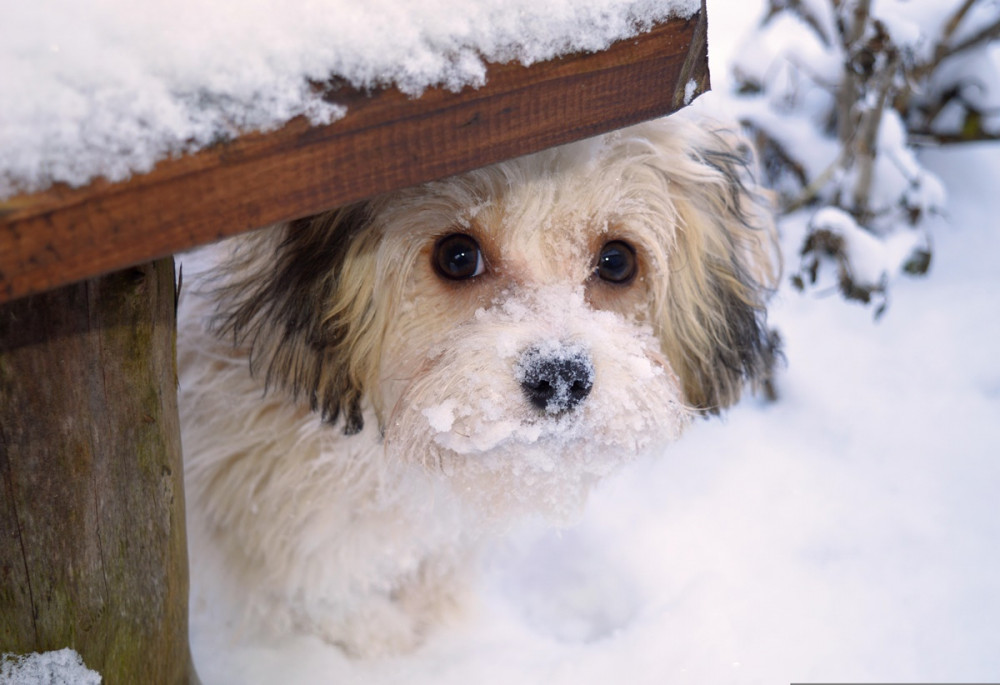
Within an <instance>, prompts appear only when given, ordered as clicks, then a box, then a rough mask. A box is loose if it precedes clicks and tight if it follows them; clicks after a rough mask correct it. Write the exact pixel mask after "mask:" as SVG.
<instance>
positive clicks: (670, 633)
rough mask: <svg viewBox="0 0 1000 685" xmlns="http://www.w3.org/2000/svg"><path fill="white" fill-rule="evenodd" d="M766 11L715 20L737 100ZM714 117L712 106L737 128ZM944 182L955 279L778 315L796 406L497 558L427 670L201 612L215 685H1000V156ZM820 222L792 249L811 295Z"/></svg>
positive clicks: (711, 433)
mask: <svg viewBox="0 0 1000 685" xmlns="http://www.w3.org/2000/svg"><path fill="white" fill-rule="evenodd" d="M925 4H931V3H925ZM911 5H912V3H909V4H906V3H903V4H902V5H901V6H905V7H909V6H911ZM758 10H759V6H754V5H753V4H752V3H748V4H746V5H743V4H739V5H737V4H736V3H728V4H723V3H722V2H721V0H713V2H710V4H709V16H710V17H711V18H712V22H711V23H710V26H711V28H710V30H711V34H710V39H711V49H712V53H711V57H712V66H713V81H714V83H715V87H716V90H717V91H721V92H724V91H725V90H726V81H727V74H726V71H725V65H726V64H727V63H728V62H729V59H730V58H731V56H734V54H735V51H736V50H737V47H738V45H740V43H739V42H738V41H737V40H735V38H736V37H737V36H739V35H741V34H742V33H743V32H744V31H746V30H747V29H748V28H749V26H750V25H751V22H753V21H754V20H755V19H756V13H757V12H758ZM708 100H709V102H707V103H706V102H705V98H704V96H703V98H701V99H700V100H699V103H700V104H699V105H698V106H706V107H714V108H717V109H720V110H721V109H724V108H725V107H726V106H727V103H726V102H725V101H724V99H722V98H719V97H718V96H715V97H714V98H708ZM808 143H809V138H808V137H805V136H804V137H803V138H802V139H801V144H808ZM919 162H920V164H921V165H922V166H923V167H925V168H926V169H927V170H928V172H930V173H931V174H933V175H934V176H935V178H937V179H940V187H938V188H937V189H936V191H935V192H938V193H940V195H941V198H940V199H941V200H943V197H944V193H945V191H946V192H947V197H948V202H949V204H948V207H949V216H948V219H949V221H948V224H947V225H945V224H944V223H943V221H941V220H937V223H936V225H935V226H934V234H933V236H934V255H935V257H934V260H935V261H934V264H933V267H932V270H931V273H930V275H929V276H928V277H927V278H924V279H912V280H911V279H903V280H900V281H898V282H897V283H895V284H894V286H893V290H892V294H893V300H892V302H891V304H890V305H889V307H888V309H887V310H886V312H885V314H884V315H883V316H882V317H881V319H880V320H879V322H878V323H873V321H872V315H871V311H870V310H869V309H866V308H864V307H860V306H858V305H855V304H849V303H845V302H844V301H843V300H842V299H841V298H840V297H839V296H836V295H833V294H829V296H825V295H824V293H822V292H820V291H810V292H809V294H806V295H802V294H800V293H799V292H797V291H795V290H794V289H793V288H791V287H790V286H789V285H787V283H786V284H785V285H783V286H782V288H781V290H780V291H779V292H778V293H777V296H776V298H775V301H774V303H773V307H772V310H771V322H772V323H773V324H774V325H775V326H777V328H778V329H779V330H780V332H781V335H782V337H783V339H784V340H785V353H786V356H787V360H788V363H787V368H786V369H784V370H783V371H782V373H781V375H780V377H779V379H778V392H779V394H780V399H779V401H778V402H776V403H773V404H769V403H765V402H763V401H759V400H754V399H749V400H746V401H744V402H743V403H742V404H741V405H739V406H738V407H736V408H735V409H734V410H732V411H731V412H730V413H729V414H728V416H727V417H726V418H725V419H724V420H710V421H699V422H697V423H695V424H694V425H693V426H692V427H691V428H689V429H688V431H687V432H686V433H685V435H684V436H683V437H682V438H681V439H680V441H679V442H677V443H676V444H674V445H672V446H671V447H670V448H669V449H667V450H665V451H664V452H663V453H662V454H658V455H656V456H655V457H652V458H649V459H645V460H642V461H640V462H638V463H635V464H632V465H630V466H629V467H627V468H625V469H624V470H622V471H621V472H620V473H618V474H617V475H616V476H615V477H613V478H612V479H610V480H608V481H606V482H605V483H604V484H603V486H602V487H600V488H599V489H598V490H597V491H596V492H595V493H594V495H593V496H592V499H591V502H590V505H589V507H588V508H587V510H586V512H585V514H584V515H583V518H582V520H581V521H580V522H579V523H578V524H577V525H575V526H573V527H571V528H568V529H564V530H561V531H552V530H548V529H544V528H537V529H534V528H531V529H525V530H519V531H517V532H515V533H514V534H512V535H511V537H510V539H509V540H508V541H507V542H506V543H505V544H504V545H502V546H499V547H498V548H496V549H493V550H492V551H491V553H490V554H489V555H488V557H487V559H486V561H485V563H484V566H485V568H484V574H483V576H482V579H481V581H480V582H479V585H478V587H477V588H476V598H475V601H474V602H473V603H472V606H471V607H470V608H469V610H468V612H467V613H466V615H465V616H464V617H462V618H459V619H457V620H456V621H455V622H454V623H452V624H448V625H445V626H443V627H441V628H440V629H438V630H437V631H435V632H434V633H432V634H431V636H430V637H429V639H428V642H427V643H426V644H425V645H424V646H423V647H421V648H420V649H419V650H418V651H416V652H415V653H413V654H410V655H406V656H401V657H395V658H384V659H375V660H369V661H353V660H350V659H348V658H346V657H344V656H343V655H342V654H341V653H340V652H338V651H337V650H336V649H333V648H330V647H327V646H325V645H324V644H322V643H321V642H320V641H319V640H317V639H315V638H312V637H295V636H289V637H286V638H284V639H282V640H281V641H278V642H271V643H268V644H260V643H254V642H252V641H249V640H245V639H243V638H241V636H240V635H239V633H238V632H236V631H234V630H233V629H232V628H231V627H229V626H226V625H224V624H221V623H220V622H219V621H218V617H216V616H214V615H213V613H212V607H210V606H196V607H194V611H193V614H192V635H193V650H194V656H195V660H196V664H197V668H198V670H199V674H200V676H201V678H202V680H203V681H204V682H205V683H206V684H207V685H210V684H216V683H219V684H222V683H251V684H252V683H272V682H283V683H330V682H337V683H366V684H370V685H394V684H397V683H399V684H402V683H407V684H410V683H435V684H439V683H440V684H442V685H449V684H452V683H454V684H456V685H457V684H463V685H464V684H465V683H473V682H474V683H481V684H483V685H493V684H497V685H499V684H506V683H512V682H524V683H553V684H562V683H566V684H567V685H569V684H573V685H587V684H589V683H595V684H596V683H602V684H603V683H608V682H628V683H639V684H643V683H649V684H650V685H652V684H656V685H662V684H663V683H669V684H671V685H673V684H675V683H692V684H695V685H714V684H716V683H719V684H723V683H725V684H731V683H748V684H749V683H788V682H975V681H990V680H995V679H996V677H997V673H1000V649H998V645H1000V576H998V574H997V572H996V569H997V567H998V564H1000V516H998V515H997V506H998V505H997V500H996V492H997V490H998V488H1000V460H998V459H997V452H998V447H1000V421H997V417H1000V355H998V354H997V350H998V349H1000V316H997V312H998V311H1000V269H998V268H997V266H996V260H997V255H998V254H1000V232H998V231H997V230H996V216H998V215H1000V204H998V203H1000V199H998V197H997V193H996V188H998V187H1000V147H998V146H997V145H989V144H977V145H966V146H962V147H955V148H948V149H941V150H927V151H924V152H923V153H921V155H920V158H919ZM809 220H810V216H809V214H808V213H807V212H802V213H799V214H795V215H792V216H790V217H789V218H788V219H787V220H785V221H784V222H783V225H782V227H781V228H782V235H783V238H782V241H783V246H784V252H785V255H786V264H787V265H789V268H790V269H791V268H793V267H794V261H795V255H796V253H797V251H798V248H799V246H800V245H801V240H802V236H803V234H804V232H805V230H806V226H807V224H808V221H809ZM886 249H889V248H886ZM889 257H891V255H889V256H888V257H886V259H889ZM457 411H458V408H457V407H445V406H442V407H436V408H433V410H432V411H431V412H430V413H429V414H428V416H427V418H428V420H429V421H432V422H440V423H439V424H438V425H443V424H444V423H447V422H449V421H451V420H452V417H453V415H454V414H453V412H457Z"/></svg>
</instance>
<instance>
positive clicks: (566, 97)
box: [0, 6, 708, 302]
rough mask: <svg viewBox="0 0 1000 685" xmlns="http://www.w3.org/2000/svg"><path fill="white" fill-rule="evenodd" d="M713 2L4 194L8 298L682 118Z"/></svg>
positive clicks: (703, 59)
mask: <svg viewBox="0 0 1000 685" xmlns="http://www.w3.org/2000/svg"><path fill="white" fill-rule="evenodd" d="M705 35H706V20H705V9H704V6H703V7H702V10H701V12H700V13H699V14H698V15H696V16H695V17H694V18H692V19H691V20H689V21H684V20H672V21H669V22H667V23H664V24H661V25H659V26H657V27H655V28H654V29H653V30H651V31H649V32H647V33H644V34H642V35H641V36H638V37H636V38H634V39H630V40H625V41H621V42H619V43H616V44H614V45H613V46H611V47H610V48H609V49H608V50H605V51H603V52H600V53H595V54H578V55H573V56H569V57H565V58H561V59H556V60H552V61H548V62H543V63H538V64H535V65H532V66H531V67H523V66H520V65H512V64H507V65H491V66H490V68H489V70H488V77H487V78H488V80H487V84H486V85H485V86H484V87H482V88H479V89H471V88H467V89H465V90H463V91H462V92H460V93H451V92H448V91H444V90H440V89H431V90H429V91H427V92H426V93H425V94H424V95H423V96H422V97H420V98H418V99H410V98H407V97H406V96H404V95H403V94H402V93H400V92H398V91H396V90H392V89H389V90H384V91H378V92H376V93H371V94H365V93H358V92H355V91H351V90H349V89H345V88H340V89H337V88H335V87H334V85H333V84H326V85H323V86H317V87H323V88H324V89H325V90H326V91H327V93H326V97H328V98H329V99H330V100H332V101H335V102H339V103H343V104H346V105H347V106H348V114H347V116H346V117H345V118H344V119H342V120H340V121H338V122H335V123H333V124H331V125H329V126H322V127H310V126H309V125H308V123H307V122H305V121H304V120H294V121H292V122H290V123H289V124H288V125H286V126H285V127H284V128H282V129H280V130H278V131H274V132H271V133H266V134H248V135H245V136H241V137H240V138H238V139H236V140H233V141H231V142H228V143H224V144H220V145H217V146H215V147H213V148H210V149H206V150H203V151H201V152H198V153H196V154H192V155H188V156H185V157H182V158H180V159H174V160H168V161H165V162H162V163H160V164H159V165H158V166H157V167H156V168H155V169H154V170H153V171H151V172H150V173H148V174H144V175H141V176H136V177H133V178H132V179H131V180H129V181H127V182H123V183H117V184H111V183H107V182H104V181H101V180H98V181H95V182H94V183H92V184H91V185H89V186H87V187H85V188H79V189H71V188H66V187H53V188H50V189H49V190H46V191H43V192H40V193H36V194H33V195H28V196H20V197H15V198H12V199H11V200H8V201H5V202H3V203H0V302H4V301H8V300H13V299H15V298H18V297H23V296H25V295H28V294H31V293H37V292H42V291H45V290H48V289H50V288H54V287H56V286H59V285H62V284H66V283H71V282H73V281H76V280H80V279H83V278H90V277H93V276H95V275H97V274H101V273H107V272H109V271H113V270H116V269H121V268H124V267H127V266H130V265H133V264H138V263H142V262H146V261H149V260H152V259H156V258H159V257H162V256H165V255H169V254H172V253H175V252H178V251H181V250H184V249H188V248H191V247H194V246H197V245H201V244H204V243H208V242H212V241H214V240H217V239H219V238H223V237H225V236H229V235H234V234H236V233H240V232H243V231H247V230H250V229H253V228H258V227H260V226H265V225H267V224H270V223H274V222H277V221H284V220H288V219H293V218H297V217H300V216H305V215H308V214H312V213H316V212H319V211H323V210H326V209H329V208H332V207H335V206H338V205H342V204H345V203H348V202H353V201H356V200H360V199H363V198H365V197H369V196H372V195H375V194H378V193H382V192H386V191H390V190H394V189H398V188H402V187H405V186H410V185H415V184H418V183H422V182H425V181H429V180H433V179H437V178H442V177H445V176H448V175H451V174H455V173H460V172H462V171H467V170H469V169H472V168H476V167H480V166H484V165H486V164H490V163H493V162H497V161H500V160H502V159H507V158H510V157H515V156H518V155H522V154H527V153H529V152H534V151H536V150H539V149H542V148H546V147H551V146H553V145H558V144H561V143H566V142H570V141H572V140H577V139H580V138H584V137H586V136H590V135H596V134H598V133H602V132H604V131H607V130H611V129H615V128H621V127H623V126H627V125H629V124H633V123H637V122H639V121H643V120H646V119H650V118H653V117H656V116H661V115H665V114H668V113H670V112H672V111H674V110H676V109H678V108H680V107H681V106H683V104H684V99H685V97H684V96H685V90H686V88H687V86H688V83H689V82H690V81H692V80H693V81H694V82H695V83H696V86H697V87H696V89H695V92H702V91H703V90H706V89H707V88H708V62H707V50H706V42H705Z"/></svg>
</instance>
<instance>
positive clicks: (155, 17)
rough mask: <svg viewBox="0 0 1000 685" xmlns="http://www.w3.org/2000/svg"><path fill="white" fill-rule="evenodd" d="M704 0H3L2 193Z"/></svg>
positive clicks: (542, 55)
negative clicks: (320, 90) (341, 92)
mask: <svg viewBox="0 0 1000 685" xmlns="http://www.w3.org/2000/svg"><path fill="white" fill-rule="evenodd" d="M698 7H699V3H698V2H697V0H558V1H554V2H544V3H540V2H534V1H533V0H474V1H473V0H423V1H422V2H399V0H366V1H365V2H358V1H357V0H215V1H213V2H208V3H205V2H200V1H199V0H145V1H144V2H130V1H129V0H101V1H100V2H79V1H77V0H38V1H37V2H17V1H15V0H5V1H4V2H2V3H0V16H2V17H3V19H2V21H0V102H2V103H3V107H2V110H0V200H3V199H4V198H5V197H7V196H10V195H13V194H16V193H17V192H19V191H22V192H23V191H34V190H38V189H40V188H42V187H45V186H46V185H49V184H50V183H52V182H54V181H61V182H65V183H68V184H70V185H81V184H84V183H86V182H88V181H89V180H90V179H91V178H93V177H94V176H97V175H103V176H105V177H107V178H108V179H110V180H114V181H117V180H122V179H124V178H127V177H128V176H129V175H130V174H131V173H134V172H142V171H148V170H149V169H151V168H152V167H153V165H154V164H155V163H156V162H157V161H158V160H160V159H163V158H164V157H166V156H169V155H172V154H176V153H180V152H184V151H189V150H192V149H197V148H199V147H203V146H205V145H207V144H209V143H211V142H214V141H217V140H220V139H225V138H228V137H232V136H233V135H235V134H237V133H239V132H241V131H245V130H269V129H273V128H276V127H278V126H280V125H281V124H282V123H284V122H286V121H288V120H289V119H292V118H294V117H296V116H299V115H304V116H306V117H309V118H310V119H311V120H312V121H314V122H316V123H327V122H330V121H333V120H335V119H337V118H339V117H340V116H342V115H343V108H341V107H334V106H331V105H329V104H327V103H324V102H323V101H322V100H321V99H320V98H319V97H318V95H317V94H316V93H315V92H313V90H312V89H311V87H310V85H309V80H310V79H311V80H318V81H324V80H326V79H328V78H330V76H331V75H334V74H336V75H338V76H339V77H341V78H344V79H346V80H347V81H349V82H350V83H352V84H354V85H356V86H359V87H370V86H375V85H379V84H385V83H395V84H396V85H398V86H399V87H400V88H401V89H402V90H404V91H405V92H407V93H411V94H416V93H419V92H420V91H422V90H423V89H424V88H426V87H428V86H430V85H435V84H441V85H444V86H446V87H448V88H451V89H455V90H457V89H460V88H462V87H463V86H466V85H472V86H478V85H482V84H483V83H484V74H485V68H484V59H485V60H487V61H493V62H506V61H510V60H517V61H520V62H522V63H524V64H531V63H533V62H536V61H540V60H545V59H549V58H551V57H554V56H556V55H560V54H565V53H568V52H573V51H578V50H588V51H596V50H601V49H603V48H605V47H607V46H608V45H610V44H611V43H612V42H614V41H615V40H617V39H620V38H625V37H628V36H632V35H635V34H636V33H638V32H639V31H641V30H643V29H645V28H649V27H650V26H651V24H652V23H654V22H657V21H661V20H663V19H665V18H667V17H668V16H671V15H677V16H690V15H691V14H692V13H693V12H695V11H697V9H698Z"/></svg>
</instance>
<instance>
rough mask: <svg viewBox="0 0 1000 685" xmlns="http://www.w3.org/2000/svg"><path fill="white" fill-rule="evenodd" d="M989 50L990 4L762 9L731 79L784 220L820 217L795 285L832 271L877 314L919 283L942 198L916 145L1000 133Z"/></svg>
mask: <svg viewBox="0 0 1000 685" xmlns="http://www.w3.org/2000/svg"><path fill="white" fill-rule="evenodd" d="M998 38H1000V4H998V3H997V0H944V1H941V0H770V2H769V6H768V8H767V12H766V14H765V16H764V18H763V20H762V21H761V24H760V26H759V28H758V29H757V30H756V31H755V32H754V33H753V34H752V35H751V36H750V37H749V38H748V40H747V42H746V44H745V45H744V46H743V48H742V50H740V51H739V53H738V54H739V55H740V57H739V59H738V63H737V64H736V65H735V67H734V77H735V82H736V85H737V88H738V91H739V94H740V96H741V97H740V98H738V99H737V107H738V110H739V113H740V116H741V118H742V119H743V121H744V123H745V124H746V125H747V126H748V127H749V128H750V129H751V130H752V131H753V133H754V135H755V136H756V138H757V142H758V145H759V147H760V149H761V152H762V158H763V161H764V166H765V173H766V175H767V177H768V180H769V181H770V182H771V184H772V185H773V187H774V188H775V190H776V191H777V194H778V197H779V202H780V205H781V209H782V210H783V211H784V212H792V211H795V210H797V209H800V208H803V207H810V208H813V209H816V210H818V211H816V213H815V214H814V215H813V217H812V219H811V220H810V222H809V226H808V231H807V234H806V238H805V242H804V244H803V246H802V249H801V253H802V262H801V265H800V267H799V269H798V272H797V273H795V274H794V275H793V282H794V283H795V285H796V286H798V287H800V288H805V287H808V286H810V285H813V284H815V283H816V282H817V279H818V277H819V274H820V272H821V271H822V270H823V269H824V268H826V267H827V265H833V267H834V270H835V272H836V280H837V284H838V287H839V288H840V291H841V292H842V294H843V295H844V296H845V297H847V298H849V299H856V300H860V301H863V302H874V303H875V305H876V315H877V314H880V313H881V311H882V309H883V308H884V306H885V292H886V288H887V286H888V283H889V281H890V280H891V278H892V277H893V276H895V275H896V274H898V273H900V272H906V273H911V274H921V273H924V272H926V270H927V269H928V267H929V265H930V258H931V251H930V243H929V240H928V237H927V224H928V219H929V218H931V217H933V216H935V215H939V214H940V213H941V212H942V210H943V206H944V203H945V192H944V188H943V186H942V184H941V183H940V181H939V180H938V179H937V178H936V177H935V176H934V175H933V174H931V173H929V172H928V171H926V170H925V169H924V168H923V167H922V166H921V164H920V162H919V159H918V158H917V156H916V155H915V154H914V145H915V144H917V143H919V142H921V140H925V141H926V140H937V141H954V140H967V139H979V138H991V137H997V136H998V134H1000V40H998Z"/></svg>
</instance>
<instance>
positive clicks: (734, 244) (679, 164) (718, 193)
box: [657, 115, 780, 413]
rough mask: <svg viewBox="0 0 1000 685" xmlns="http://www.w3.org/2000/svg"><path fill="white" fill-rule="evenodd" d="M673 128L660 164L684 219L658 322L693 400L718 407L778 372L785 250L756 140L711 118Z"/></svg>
mask: <svg viewBox="0 0 1000 685" xmlns="http://www.w3.org/2000/svg"><path fill="white" fill-rule="evenodd" d="M674 116H677V115H674ZM671 118H673V117H671ZM670 128H671V129H672V130H671V131H670V132H669V134H670V139H671V142H670V143H669V145H668V147H669V153H668V154H665V155H661V156H660V158H659V160H658V162H657V163H658V164H660V165H661V169H660V172H661V173H662V174H663V176H664V177H665V179H666V192H667V193H668V194H669V195H670V199H671V203H670V204H671V205H672V207H673V212H672V213H673V217H671V220H673V221H674V222H675V224H676V226H675V232H674V234H673V236H672V238H673V245H672V246H671V247H670V248H669V250H668V254H669V257H668V258H667V263H668V272H669V273H668V276H667V278H666V279H665V281H666V283H665V286H664V290H663V292H662V293H661V295H660V296H659V297H658V298H657V299H658V300H659V302H658V303H657V309H658V312H657V314H658V316H657V328H658V333H659V337H660V340H661V343H662V345H663V348H664V352H665V353H666V354H667V356H668V358H669V359H670V362H671V364H672V365H673V367H674V370H675V371H676V372H677V373H678V375H679V376H680V379H681V383H682V385H683V390H684V395H685V399H686V401H687V402H688V404H690V405H691V406H692V407H695V408H697V409H700V410H702V411H706V412H710V413H716V412H718V411H720V410H721V409H723V408H725V407H727V406H729V405H730V404H732V403H734V402H736V400H737V399H739V396H740V393H741V390H742V388H743V386H744V384H745V383H746V382H747V381H749V382H750V383H752V384H755V385H757V384H766V383H768V382H769V380H770V376H771V373H772V369H773V366H774V363H775V357H776V354H778V351H777V347H778V338H777V334H776V333H774V332H772V331H769V330H768V328H767V323H766V310H765V303H766V301H767V299H768V298H769V296H770V295H771V293H772V292H773V289H774V287H775V285H776V283H777V279H778V273H779V271H780V253H779V251H778V249H777V244H776V233H775V229H774V222H773V216H772V213H771V209H770V202H769V200H768V197H767V195H766V193H765V191H762V190H761V189H759V188H758V187H757V186H756V183H755V173H754V171H755V169H754V167H753V159H752V149H751V148H750V146H749V144H747V143H745V142H744V140H743V139H742V138H741V137H739V136H738V135H736V134H734V133H732V132H727V131H712V130H708V129H707V128H706V126H705V124H704V123H703V122H698V121H695V122H689V121H685V120H681V121H679V122H677V121H675V122H673V124H672V126H671V127H670ZM678 141H680V142H678Z"/></svg>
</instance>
